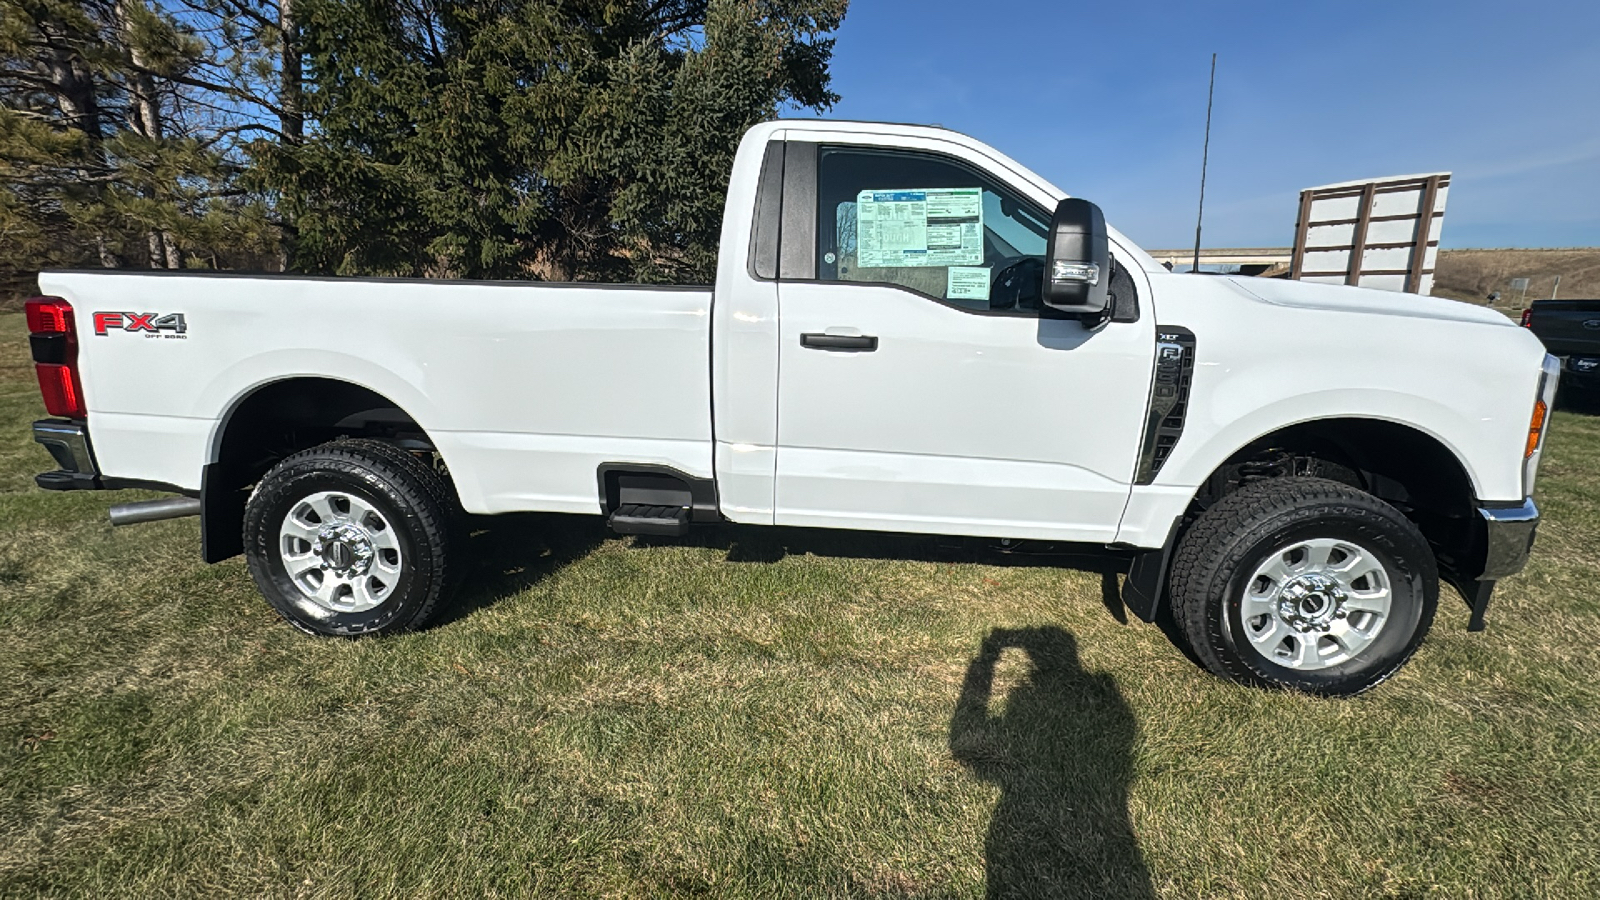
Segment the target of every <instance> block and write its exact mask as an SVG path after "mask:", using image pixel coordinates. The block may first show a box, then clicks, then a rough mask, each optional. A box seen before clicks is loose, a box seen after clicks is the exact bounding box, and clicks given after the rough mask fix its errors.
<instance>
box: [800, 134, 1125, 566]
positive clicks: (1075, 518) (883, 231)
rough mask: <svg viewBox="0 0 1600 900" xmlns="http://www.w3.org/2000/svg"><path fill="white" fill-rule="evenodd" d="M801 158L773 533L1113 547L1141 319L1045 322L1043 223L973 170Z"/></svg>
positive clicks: (917, 156) (904, 156)
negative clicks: (813, 530) (818, 529)
mask: <svg viewBox="0 0 1600 900" xmlns="http://www.w3.org/2000/svg"><path fill="white" fill-rule="evenodd" d="M789 147H790V148H791V152H790V153H788V154H787V161H786V171H785V189H784V198H783V205H784V208H783V222H784V224H783V232H782V237H781V240H782V243H783V249H782V257H783V267H784V271H783V273H782V274H783V276H784V277H782V278H781V279H780V281H779V285H778V306H779V329H778V330H779V340H780V346H779V351H778V353H779V377H778V431H777V437H778V449H777V467H776V486H775V498H774V519H775V521H776V523H777V524H780V525H808V526H824V527H845V528H860V529H881V530H890V531H911V532H927V533H947V534H969V535H983V536H994V537H1019V538H1048V539H1056V540H1071V541H1089V542H1109V541H1111V540H1113V539H1114V538H1115V535H1116V531H1117V525H1118V522H1119V520H1120V518H1121V516H1122V512H1123V508H1124V506H1125V505H1126V502H1127V499H1128V493H1129V489H1130V484H1131V482H1132V479H1133V473H1134V469H1135V463H1136V457H1137V454H1138V448H1139V445H1140V434H1141V429H1142V427H1143V419H1144V415H1145V409H1146V404H1147V400H1148V395H1149V386H1150V377H1151V361H1152V353H1153V348H1154V328H1153V319H1154V316H1153V315H1152V314H1151V313H1150V311H1149V306H1148V303H1146V304H1145V311H1144V313H1143V315H1141V317H1140V319H1139V321H1137V322H1120V323H1109V324H1106V325H1104V326H1102V327H1100V328H1099V329H1096V330H1093V331H1091V330H1089V329H1086V328H1085V327H1084V325H1083V324H1081V323H1080V322H1078V321H1077V320H1075V319H1064V318H1052V317H1049V315H1048V314H1045V315H1041V311H1040V305H1039V292H1040V277H1041V273H1042V269H1043V257H1044V254H1045V241H1046V232H1047V226H1048V223H1049V219H1050V217H1049V215H1048V214H1047V213H1046V211H1045V210H1044V208H1043V206H1042V204H1041V203H1040V202H1038V200H1036V199H1033V198H1032V197H1030V194H1033V193H1035V192H1036V190H1037V189H1034V190H1033V191H1029V190H1027V189H1019V188H1014V187H1012V186H1008V184H1007V183H1006V181H1004V180H1003V178H1002V177H1001V176H997V175H993V174H990V171H992V170H987V169H986V168H985V167H983V166H982V165H981V164H979V163H978V162H976V161H974V160H972V159H970V158H969V159H961V158H958V157H957V156H954V155H942V154H940V153H935V152H925V151H921V150H912V149H906V148H880V147H871V146H862V145H841V146H829V145H826V144H822V145H818V144H800V143H797V142H795V141H792V140H791V142H790V144H789ZM811 172H815V178H814V179H812V178H811V177H810V174H809V173H811ZM797 175H799V176H800V177H796V176H797ZM808 194H809V196H808ZM1113 252H1115V248H1113Z"/></svg>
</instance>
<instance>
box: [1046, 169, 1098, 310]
mask: <svg viewBox="0 0 1600 900" xmlns="http://www.w3.org/2000/svg"><path fill="white" fill-rule="evenodd" d="M1110 284H1111V252H1110V250H1109V248H1108V246H1107V244H1106V219H1105V216H1104V214H1102V213H1101V212H1100V207H1098V206H1096V205H1094V204H1093V203H1090V202H1089V201H1087V200H1084V199H1082V198H1080V197H1068V198H1067V199H1065V200H1063V201H1061V202H1060V203H1058V204H1056V214H1055V216H1053V217H1052V218H1051V219H1050V239H1049V246H1048V249H1047V250H1046V251H1045V259H1044V296H1043V300H1044V302H1045V305H1047V306H1049V307H1051V308H1052V309H1058V310H1060V311H1062V312H1066V313H1078V314H1100V313H1103V312H1105V309H1106V304H1107V303H1108V302H1110V298H1109V295H1108V294H1107V292H1106V288H1107V287H1109V286H1110Z"/></svg>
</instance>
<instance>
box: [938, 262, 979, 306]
mask: <svg viewBox="0 0 1600 900" xmlns="http://www.w3.org/2000/svg"><path fill="white" fill-rule="evenodd" d="M946 279H947V281H946V284H945V291H944V296H945V299H946V300H988V299H989V267H988V266H951V267H950V274H949V275H948V276H946Z"/></svg>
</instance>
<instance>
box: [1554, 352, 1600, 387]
mask: <svg viewBox="0 0 1600 900" xmlns="http://www.w3.org/2000/svg"><path fill="white" fill-rule="evenodd" d="M1561 385H1562V386H1563V387H1568V388H1577V389H1578V390H1581V391H1595V390H1600V356H1563V357H1561Z"/></svg>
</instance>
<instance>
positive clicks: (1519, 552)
mask: <svg viewBox="0 0 1600 900" xmlns="http://www.w3.org/2000/svg"><path fill="white" fill-rule="evenodd" d="M1478 515H1480V516H1482V517H1483V524H1484V548H1485V549H1484V557H1483V574H1481V575H1479V576H1478V578H1479V579H1480V580H1483V581H1498V580H1500V579H1502V578H1506V577H1508V576H1511V575H1515V574H1517V573H1518V572H1521V571H1522V567H1523V566H1526V565H1527V564H1528V555H1529V554H1530V553H1532V552H1533V536H1534V532H1535V531H1537V530H1538V528H1539V507H1537V506H1534V505H1533V500H1532V498H1529V499H1527V500H1524V501H1522V505H1521V506H1513V507H1502V508H1485V507H1479V508H1478Z"/></svg>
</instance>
